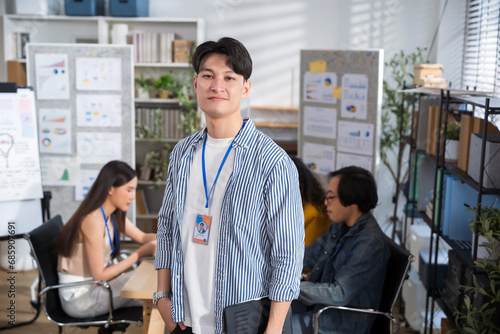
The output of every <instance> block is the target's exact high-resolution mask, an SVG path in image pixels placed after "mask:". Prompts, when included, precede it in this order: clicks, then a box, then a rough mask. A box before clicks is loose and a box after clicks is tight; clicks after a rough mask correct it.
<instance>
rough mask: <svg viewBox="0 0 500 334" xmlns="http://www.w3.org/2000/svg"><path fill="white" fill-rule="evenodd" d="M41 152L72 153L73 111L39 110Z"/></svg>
mask: <svg viewBox="0 0 500 334" xmlns="http://www.w3.org/2000/svg"><path fill="white" fill-rule="evenodd" d="M38 116H39V122H38V124H40V135H39V140H40V152H41V153H63V154H70V153H71V110H69V109H45V108H40V109H39V115H38Z"/></svg>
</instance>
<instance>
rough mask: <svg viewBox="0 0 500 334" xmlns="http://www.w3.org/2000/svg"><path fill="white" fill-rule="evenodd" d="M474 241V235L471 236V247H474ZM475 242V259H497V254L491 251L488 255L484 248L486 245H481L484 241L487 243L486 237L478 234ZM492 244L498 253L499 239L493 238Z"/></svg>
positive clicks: (499, 251) (499, 248) (499, 250)
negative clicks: (476, 244)
mask: <svg viewBox="0 0 500 334" xmlns="http://www.w3.org/2000/svg"><path fill="white" fill-rule="evenodd" d="M474 241H475V238H474V236H472V249H474ZM477 243H478V246H477V259H478V260H485V259H487V260H498V255H497V254H495V253H493V254H492V255H491V256H490V254H489V253H488V249H486V247H484V246H483V244H484V243H488V239H486V238H485V237H483V236H482V235H479V236H478V237H477ZM494 246H495V248H496V250H497V253H500V240H496V239H494Z"/></svg>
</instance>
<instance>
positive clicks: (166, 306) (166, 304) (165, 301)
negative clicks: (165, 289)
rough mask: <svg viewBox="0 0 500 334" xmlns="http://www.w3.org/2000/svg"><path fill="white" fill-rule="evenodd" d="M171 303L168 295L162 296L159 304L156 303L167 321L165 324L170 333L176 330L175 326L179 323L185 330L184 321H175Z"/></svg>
mask: <svg viewBox="0 0 500 334" xmlns="http://www.w3.org/2000/svg"><path fill="white" fill-rule="evenodd" d="M170 304H171V301H170V299H169V298H167V297H164V298H160V299H159V300H158V304H157V305H156V306H157V307H158V311H159V312H160V315H161V317H162V319H163V322H165V326H166V327H167V330H168V331H169V332H170V333H172V332H173V331H174V329H175V327H177V325H179V327H180V328H181V329H182V330H185V329H186V326H185V325H184V323H183V322H179V323H176V322H174V319H173V318H172V311H171V310H170Z"/></svg>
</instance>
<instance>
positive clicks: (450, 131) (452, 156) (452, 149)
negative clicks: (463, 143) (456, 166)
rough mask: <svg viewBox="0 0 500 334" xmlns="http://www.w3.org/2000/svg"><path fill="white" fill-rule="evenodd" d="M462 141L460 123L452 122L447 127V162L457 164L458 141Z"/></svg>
mask: <svg viewBox="0 0 500 334" xmlns="http://www.w3.org/2000/svg"><path fill="white" fill-rule="evenodd" d="M459 139H460V123H459V122H456V121H455V122H450V123H448V126H447V127H446V146H445V150H444V154H445V155H444V159H445V161H446V162H457V160H458V140H459Z"/></svg>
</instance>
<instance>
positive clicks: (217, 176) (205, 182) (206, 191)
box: [201, 121, 245, 209]
mask: <svg viewBox="0 0 500 334" xmlns="http://www.w3.org/2000/svg"><path fill="white" fill-rule="evenodd" d="M244 126H245V121H243V124H242V125H241V128H240V130H239V131H241V129H243V127H244ZM239 131H238V133H240V132H239ZM236 136H238V134H236ZM207 137H208V133H207V135H206V136H205V140H204V141H203V150H202V151H201V168H202V171H203V185H204V186H205V197H206V198H207V203H206V204H205V208H206V209H208V200H209V199H210V195H212V191H213V190H214V187H215V183H217V179H218V178H219V175H220V172H221V171H222V167H223V166H224V163H225V162H226V159H227V156H228V155H229V152H231V149H232V148H233V142H234V139H233V141H232V142H231V145H229V148H228V149H227V151H226V154H225V155H224V159H222V162H221V164H220V167H219V170H218V171H217V175H216V176H215V180H214V183H213V184H212V187H211V188H210V192H208V187H207V172H206V169H205V147H206V145H207ZM235 138H236V137H235Z"/></svg>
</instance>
